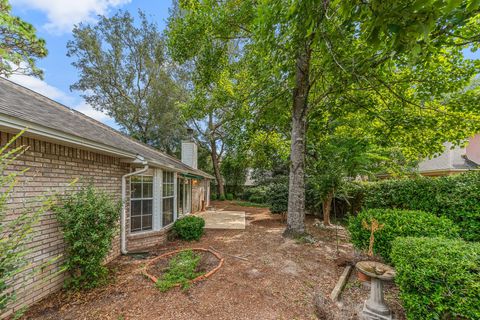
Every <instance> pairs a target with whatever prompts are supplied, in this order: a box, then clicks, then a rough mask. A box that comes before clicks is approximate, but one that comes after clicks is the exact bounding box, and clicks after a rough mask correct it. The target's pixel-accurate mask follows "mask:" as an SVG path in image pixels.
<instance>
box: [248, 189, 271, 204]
mask: <svg viewBox="0 0 480 320" xmlns="http://www.w3.org/2000/svg"><path fill="white" fill-rule="evenodd" d="M267 190H268V186H264V185H261V186H255V187H249V188H245V191H244V192H243V195H242V200H245V201H250V202H255V203H267Z"/></svg>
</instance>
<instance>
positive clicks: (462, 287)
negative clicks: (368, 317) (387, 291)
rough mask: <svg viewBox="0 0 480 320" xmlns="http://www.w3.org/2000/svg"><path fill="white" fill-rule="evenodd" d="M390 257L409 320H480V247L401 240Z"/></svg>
mask: <svg viewBox="0 0 480 320" xmlns="http://www.w3.org/2000/svg"><path fill="white" fill-rule="evenodd" d="M391 257H392V260H393V262H394V263H395V268H396V271H397V276H396V279H395V282H396V283H397V285H398V286H399V288H400V298H401V299H402V301H403V306H404V307H405V311H406V314H407V318H408V319H411V320H414V319H415V320H417V319H480V243H469V242H464V241H462V240H451V239H444V238H398V239H396V240H395V241H394V243H393V248H392V253H391Z"/></svg>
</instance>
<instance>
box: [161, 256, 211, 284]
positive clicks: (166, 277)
mask: <svg viewBox="0 0 480 320" xmlns="http://www.w3.org/2000/svg"><path fill="white" fill-rule="evenodd" d="M200 259H201V256H200V255H198V254H196V253H194V252H193V251H192V250H186V251H182V252H180V253H178V254H177V255H175V256H174V257H173V258H172V259H170V261H169V263H168V268H167V270H166V271H165V273H164V274H163V276H162V277H161V278H159V279H158V280H157V283H156V286H157V288H158V289H160V291H162V292H165V291H168V290H169V289H171V288H173V287H174V286H175V285H177V284H180V286H181V287H182V288H183V289H187V288H188V287H189V285H190V281H191V280H193V279H195V278H196V277H198V276H201V275H202V274H203V272H197V271H196V270H197V268H198V264H199V263H200Z"/></svg>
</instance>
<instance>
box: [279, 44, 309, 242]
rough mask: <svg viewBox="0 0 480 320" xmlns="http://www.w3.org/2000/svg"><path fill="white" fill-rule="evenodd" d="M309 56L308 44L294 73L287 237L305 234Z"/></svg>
mask: <svg viewBox="0 0 480 320" xmlns="http://www.w3.org/2000/svg"><path fill="white" fill-rule="evenodd" d="M310 57H311V48H310V43H308V44H307V45H306V47H305V48H302V50H301V52H300V53H299V55H298V57H297V61H296V70H295V88H294V90H293V108H292V135H291V139H292V141H291V149H290V175H289V178H290V179H289V186H288V214H287V228H286V230H285V231H284V233H283V234H284V236H288V237H296V236H299V235H303V234H305V223H304V219H305V134H306V126H307V111H308V92H309V90H310V79H309V71H310Z"/></svg>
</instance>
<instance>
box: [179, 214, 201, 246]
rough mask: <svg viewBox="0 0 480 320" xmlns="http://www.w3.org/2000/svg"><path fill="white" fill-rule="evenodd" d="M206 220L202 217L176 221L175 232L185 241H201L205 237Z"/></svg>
mask: <svg viewBox="0 0 480 320" xmlns="http://www.w3.org/2000/svg"><path fill="white" fill-rule="evenodd" d="M203 227H205V220H203V219H202V218H200V217H195V216H187V217H184V218H182V219H179V220H177V221H175V223H174V224H173V230H174V231H175V233H176V234H177V235H178V236H179V237H180V238H181V239H183V240H187V241H192V240H197V241H198V240H200V238H201V237H202V235H203Z"/></svg>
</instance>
